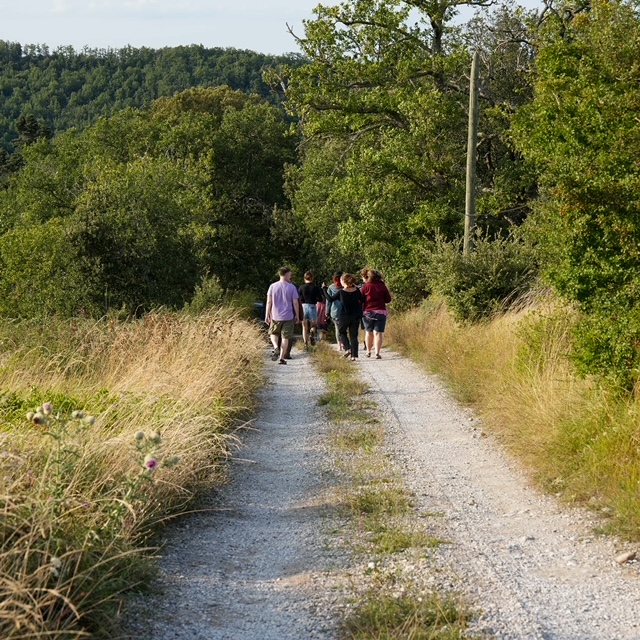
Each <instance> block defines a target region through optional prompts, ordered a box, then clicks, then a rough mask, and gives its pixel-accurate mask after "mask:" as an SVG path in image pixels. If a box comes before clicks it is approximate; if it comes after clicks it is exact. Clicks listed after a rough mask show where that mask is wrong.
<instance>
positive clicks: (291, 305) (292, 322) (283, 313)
mask: <svg viewBox="0 0 640 640" xmlns="http://www.w3.org/2000/svg"><path fill="white" fill-rule="evenodd" d="M278 274H279V275H280V280H278V282H274V283H273V284H272V285H271V286H270V287H269V290H268V291H267V307H266V311H265V317H264V321H265V322H266V323H267V324H268V325H269V337H270V338H271V343H272V344H273V355H272V356H271V359H272V360H278V364H287V361H286V360H285V359H284V356H285V354H286V353H287V348H288V346H289V340H291V339H292V338H293V330H294V329H295V326H296V324H297V323H298V322H300V316H299V305H298V289H297V288H296V286H295V285H294V284H291V269H289V268H288V267H280V269H279V270H278ZM278 343H279V344H278Z"/></svg>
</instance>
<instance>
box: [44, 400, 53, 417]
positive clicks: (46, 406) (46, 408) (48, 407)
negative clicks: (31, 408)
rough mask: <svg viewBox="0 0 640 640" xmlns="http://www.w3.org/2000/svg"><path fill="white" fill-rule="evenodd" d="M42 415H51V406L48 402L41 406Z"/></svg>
mask: <svg viewBox="0 0 640 640" xmlns="http://www.w3.org/2000/svg"><path fill="white" fill-rule="evenodd" d="M42 413H44V415H45V416H48V415H49V414H50V413H53V405H52V404H51V403H50V402H45V403H44V404H43V405H42Z"/></svg>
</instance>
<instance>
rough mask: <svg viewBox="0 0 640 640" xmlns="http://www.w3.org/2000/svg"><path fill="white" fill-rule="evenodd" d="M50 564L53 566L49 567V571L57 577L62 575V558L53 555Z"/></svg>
mask: <svg viewBox="0 0 640 640" xmlns="http://www.w3.org/2000/svg"><path fill="white" fill-rule="evenodd" d="M50 564H51V566H50V567H49V571H50V572H51V574H52V575H53V576H55V577H56V578H57V577H58V576H59V575H60V568H61V567H62V560H60V558H56V556H51V560H50Z"/></svg>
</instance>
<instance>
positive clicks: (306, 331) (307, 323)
mask: <svg viewBox="0 0 640 640" xmlns="http://www.w3.org/2000/svg"><path fill="white" fill-rule="evenodd" d="M298 294H299V295H300V302H301V303H302V339H303V341H304V350H305V351H307V350H308V349H309V343H311V344H312V345H314V344H315V343H316V329H317V326H318V311H317V308H316V303H317V302H321V301H322V300H324V294H323V293H322V289H321V288H320V287H319V286H318V285H317V284H316V283H315V278H314V276H313V273H311V271H307V272H306V273H305V274H304V284H303V285H302V286H301V287H300V288H299V289H298Z"/></svg>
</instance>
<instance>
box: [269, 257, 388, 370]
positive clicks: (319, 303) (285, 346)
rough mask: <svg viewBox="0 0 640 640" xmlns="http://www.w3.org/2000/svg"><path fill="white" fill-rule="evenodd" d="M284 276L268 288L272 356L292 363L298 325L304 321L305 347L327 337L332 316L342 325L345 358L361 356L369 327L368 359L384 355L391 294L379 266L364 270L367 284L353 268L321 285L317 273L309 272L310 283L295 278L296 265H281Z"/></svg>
mask: <svg viewBox="0 0 640 640" xmlns="http://www.w3.org/2000/svg"><path fill="white" fill-rule="evenodd" d="M278 274H279V276H280V279H279V280H278V281H277V282H274V283H273V284H272V285H271V286H270V287H269V290H268V292H267V305H266V310H265V322H266V323H267V324H268V325H269V338H270V340H271V343H272V345H273V354H272V359H273V360H274V361H275V360H277V361H278V363H279V364H286V363H287V362H286V360H287V355H288V352H289V350H290V342H291V340H292V339H293V335H294V330H295V325H296V324H298V323H300V322H301V323H302V339H303V341H304V348H305V349H308V348H309V345H310V344H311V345H313V344H315V342H316V341H317V340H318V339H322V338H324V337H326V336H327V335H328V334H327V330H328V320H329V319H331V320H332V321H333V323H334V325H335V328H336V340H337V342H338V345H339V348H340V350H341V351H344V357H345V358H351V360H357V359H358V346H359V339H358V332H359V330H360V328H361V327H362V328H363V329H364V347H365V350H366V356H367V358H370V357H372V355H373V356H374V357H375V358H376V359H380V358H381V357H382V356H381V354H380V351H381V350H382V342H383V338H384V330H385V326H386V322H387V304H389V303H390V302H391V294H390V293H389V289H388V288H387V286H386V284H385V283H384V281H383V279H382V275H381V274H380V272H379V271H376V270H375V269H363V270H362V271H361V276H362V280H363V282H362V284H361V285H359V286H358V285H356V278H355V276H354V275H353V274H351V273H342V272H341V271H338V272H336V273H335V274H334V275H333V282H332V283H331V285H329V286H328V287H327V286H326V285H325V283H323V284H322V286H319V285H318V284H317V283H316V282H315V278H314V275H313V273H311V272H310V271H307V272H306V273H305V274H304V284H303V285H302V286H301V287H300V288H297V287H296V286H295V285H294V284H293V283H292V282H291V269H289V268H288V267H281V268H280V269H279V271H278ZM318 334H319V335H318Z"/></svg>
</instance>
